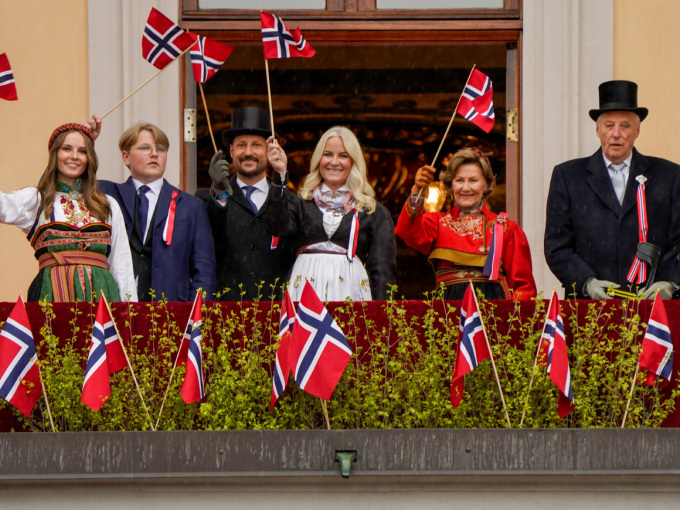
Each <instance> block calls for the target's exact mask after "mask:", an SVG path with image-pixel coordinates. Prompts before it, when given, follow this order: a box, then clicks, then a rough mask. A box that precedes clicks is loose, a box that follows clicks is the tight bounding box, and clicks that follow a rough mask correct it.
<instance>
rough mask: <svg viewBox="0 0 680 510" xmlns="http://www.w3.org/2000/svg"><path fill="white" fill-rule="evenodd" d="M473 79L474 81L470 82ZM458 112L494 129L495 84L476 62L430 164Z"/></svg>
mask: <svg viewBox="0 0 680 510" xmlns="http://www.w3.org/2000/svg"><path fill="white" fill-rule="evenodd" d="M471 81H472V83H470V82H471ZM456 113H460V114H461V115H463V116H464V117H465V118H466V119H467V120H469V121H470V122H472V123H473V124H476V125H477V126H479V127H480V128H481V129H482V130H484V131H485V132H487V133H489V132H490V131H491V129H493V124H494V120H495V116H494V111H493V85H492V83H491V80H490V79H489V77H488V76H486V75H485V74H484V73H482V72H481V71H479V70H478V69H476V64H475V65H473V66H472V69H471V70H470V74H469V75H468V78H467V80H466V81H465V86H464V87H463V92H462V93H461V94H460V97H459V98H458V102H457V103H456V107H455V108H454V109H453V114H452V115H451V119H450V120H449V125H448V126H447V127H446V131H445V132H444V136H443V137H442V140H441V142H440V143H439V148H438V149H437V153H436V154H435V155H434V158H433V159H432V164H431V165H430V166H432V167H434V164H435V163H436V162H437V158H438V157H439V153H440V152H441V150H442V147H443V146H444V142H445V141H446V137H447V135H448V134H449V130H450V129H451V125H452V124H453V119H454V117H455V116H456ZM422 191H423V190H422V188H421V190H420V192H419V193H418V200H419V199H420V197H421V195H422Z"/></svg>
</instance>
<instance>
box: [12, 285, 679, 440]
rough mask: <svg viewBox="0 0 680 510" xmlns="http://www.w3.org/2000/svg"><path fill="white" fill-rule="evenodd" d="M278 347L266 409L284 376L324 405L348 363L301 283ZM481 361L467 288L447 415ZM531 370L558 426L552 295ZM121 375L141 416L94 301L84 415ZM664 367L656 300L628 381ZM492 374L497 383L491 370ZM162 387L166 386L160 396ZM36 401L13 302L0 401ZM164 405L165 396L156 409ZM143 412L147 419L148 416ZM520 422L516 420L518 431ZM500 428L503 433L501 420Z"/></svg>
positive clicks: (668, 355) (566, 386) (196, 326)
mask: <svg viewBox="0 0 680 510" xmlns="http://www.w3.org/2000/svg"><path fill="white" fill-rule="evenodd" d="M201 308H202V300H201V293H200V292H198V293H197V295H196V299H195V301H194V304H193V307H192V310H191V312H190V316H189V320H188V322H187V327H186V329H185V333H184V336H183V338H182V342H181V345H180V348H179V350H178V353H177V356H176V358H175V364H174V366H173V370H172V375H171V381H172V376H173V375H174V371H175V367H177V366H178V365H183V364H186V372H185V378H184V382H183V384H182V389H181V396H182V399H183V400H184V401H185V402H186V403H187V404H189V403H192V402H197V401H199V400H201V399H203V398H204V397H205V380H204V377H203V355H202V337H203V335H202V311H201ZM278 340H279V341H278V348H277V350H276V356H275V363H274V369H273V374H272V392H271V405H270V408H271V409H273V408H274V405H275V404H276V402H277V400H278V399H279V398H280V396H281V394H282V393H283V391H284V390H285V388H286V386H287V384H288V380H289V376H290V374H291V373H292V375H293V379H294V380H295V382H296V383H297V385H298V386H299V387H300V389H302V390H304V391H306V392H308V393H310V394H312V395H315V396H317V397H319V398H321V399H322V400H330V399H331V396H332V394H333V391H334V390H335V387H336V385H337V383H338V382H339V380H340V378H341V377H342V374H343V373H344V371H345V368H346V367H347V364H348V363H349V360H350V357H351V355H352V348H351V347H350V345H349V343H348V341H347V339H346V337H345V335H344V333H343V331H342V329H341V328H340V327H339V326H338V324H337V323H336V322H335V320H334V319H333V317H332V316H331V314H330V313H329V312H328V310H327V309H326V307H325V306H324V305H323V303H322V302H321V300H320V299H319V297H318V296H317V294H316V293H315V292H314V289H313V288H312V286H311V285H310V284H309V282H307V283H305V287H304V289H303V292H302V295H301V298H300V302H299V303H298V307H297V310H295V306H294V304H293V302H292V300H291V299H290V296H289V295H288V292H287V291H286V292H285V295H284V300H283V301H282V303H281V315H280V322H279V339H278ZM487 359H490V360H491V361H492V363H493V355H492V352H491V347H490V344H489V339H488V336H487V334H486V330H485V328H484V322H483V320H482V316H481V314H480V311H479V304H478V302H477V299H476V296H475V293H474V289H473V286H472V283H471V284H470V285H469V287H468V289H467V290H466V292H465V296H464V298H463V302H462V306H461V313H460V325H459V341H458V348H457V355H456V362H455V368H454V371H453V376H452V379H451V405H452V407H454V408H455V407H457V406H458V405H460V403H461V402H462V399H463V391H464V380H465V375H466V374H468V373H470V372H472V371H473V370H474V369H475V368H476V367H477V366H478V365H479V363H480V362H482V361H484V360H487ZM535 365H539V366H542V367H545V368H546V371H547V373H548V374H549V377H550V380H551V381H552V382H553V383H554V384H555V386H556V387H557V389H558V391H559V403H558V415H559V417H560V418H563V417H565V416H566V415H568V414H569V413H570V412H571V411H572V410H573V409H574V396H573V392H572V387H571V375H570V370H569V360H568V354H567V343H566V338H565V334H564V324H563V321H562V312H561V309H560V303H559V300H558V299H557V293H556V292H554V291H553V295H552V298H551V300H550V304H549V307H548V313H547V315H546V319H545V323H544V327H543V332H542V334H541V338H540V340H539V345H538V349H537V353H536V358H535ZM125 367H128V368H129V369H130V372H131V374H132V377H133V379H134V382H135V386H136V387H137V391H138V393H139V396H140V399H141V401H142V404H143V405H144V408H145V410H146V405H145V404H144V398H143V396H142V394H141V391H140V390H139V385H138V384H137V380H136V378H135V375H134V371H133V370H132V366H131V364H130V361H129V359H128V356H127V352H126V350H125V347H124V345H123V343H122V341H121V337H120V335H119V333H118V328H117V327H116V324H115V321H114V319H113V316H112V314H111V309H110V307H109V305H108V303H107V301H106V298H105V297H104V296H103V295H102V296H101V297H100V299H99V303H98V305H97V311H96V318H95V323H94V327H93V332H92V339H91V342H90V350H89V355H88V358H87V365H86V367H85V375H84V380H83V387H82V397H81V402H82V403H83V404H85V405H87V406H88V407H90V408H91V409H92V410H94V411H98V410H99V409H100V408H101V406H102V405H103V404H104V403H105V402H106V401H107V400H108V398H109V397H110V395H111V387H110V375H112V374H114V373H116V372H118V371H120V370H122V369H124V368H125ZM672 367H673V342H672V339H671V333H670V329H669V327H668V318H667V315H666V310H665V307H664V304H663V300H662V299H661V298H660V296H658V295H657V296H656V298H655V300H654V304H653V306H652V312H651V315H650V318H649V321H648V325H647V329H646V331H645V335H644V338H643V341H642V347H641V351H640V356H639V360H638V367H637V368H636V372H635V376H634V379H637V373H638V370H639V369H643V370H645V371H646V375H645V376H644V382H645V383H646V384H647V385H649V386H653V385H654V384H656V382H657V378H659V377H660V378H661V379H662V385H665V384H668V382H670V380H671V374H672ZM494 373H495V377H496V380H497V381H498V374H497V372H496V369H495V364H494ZM532 382H533V374H532V380H531V381H530V383H529V392H530V391H531V384H532ZM498 385H499V391H500V393H501V400H502V401H503V405H504V406H505V403H504V402H505V401H504V398H503V392H502V390H501V388H500V382H499V381H498ZM169 387H170V383H169V384H168V390H169ZM43 393H44V387H43V385H42V382H41V380H40V371H39V367H38V364H37V354H36V349H35V343H34V340H33V333H32V331H31V325H30V323H29V320H28V315H27V313H26V308H25V306H24V302H23V300H22V299H21V297H19V299H18V300H17V303H16V305H15V306H14V308H13V309H12V312H11V313H10V315H9V317H8V318H7V321H6V322H5V325H4V327H3V328H2V331H1V332H0V397H1V398H3V399H5V400H6V401H8V402H10V403H11V404H13V405H14V406H15V407H16V408H17V409H18V410H19V411H21V412H22V413H23V414H24V415H25V416H30V414H31V412H32V410H33V408H34V407H35V404H36V403H37V401H38V399H39V398H40V397H41V395H43ZM631 397H632V389H631ZM166 398H167V391H166V394H165V397H164V398H163V403H164V402H165V400H166ZM527 398H528V397H527ZM46 401H47V398H46ZM629 401H630V397H629ZM48 410H49V404H48ZM162 411H163V406H162V405H161V410H160V412H159V417H158V420H157V421H156V425H155V427H154V426H153V425H152V427H151V428H152V429H153V430H155V428H157V426H158V421H159V420H160V414H161V413H162ZM146 412H147V415H148V411H146ZM506 416H507V411H506ZM149 420H150V418H149ZM523 421H524V414H523V415H522V423H523ZM508 425H509V426H510V420H509V417H508ZM520 425H521V423H520Z"/></svg>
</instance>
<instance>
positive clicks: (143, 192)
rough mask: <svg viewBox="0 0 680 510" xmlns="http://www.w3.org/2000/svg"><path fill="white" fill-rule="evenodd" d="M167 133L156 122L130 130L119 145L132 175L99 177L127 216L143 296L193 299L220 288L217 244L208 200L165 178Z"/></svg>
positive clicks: (136, 273)
mask: <svg viewBox="0 0 680 510" xmlns="http://www.w3.org/2000/svg"><path fill="white" fill-rule="evenodd" d="M168 143H169V142H168V137H167V136H166V134H165V133H164V132H163V131H161V130H160V129H159V128H158V127H157V126H154V125H153V124H144V123H141V124H137V125H135V126H132V127H131V128H130V129H128V130H127V131H125V133H123V135H122V136H121V137H120V140H119V142H118V146H119V148H120V151H121V155H122V157H123V162H124V163H125V166H127V167H128V169H129V170H130V175H131V176H130V178H129V179H128V180H127V181H125V182H124V183H122V184H117V183H113V182H110V181H99V183H100V186H101V188H102V190H103V191H104V192H105V193H107V194H109V195H111V196H112V197H113V198H115V199H116V200H117V201H118V203H119V204H120V208H121V210H122V211H123V216H124V218H125V226H126V227H127V233H128V238H129V240H130V249H131V251H132V261H133V265H134V271H135V277H136V278H137V291H138V295H139V300H140V301H150V300H151V299H152V296H151V293H152V292H153V294H154V296H155V298H154V300H159V299H162V298H165V299H167V300H168V301H192V300H193V299H194V298H195V295H196V290H197V289H202V290H203V291H204V292H205V293H206V299H208V300H210V299H213V295H214V292H215V248H214V244H213V239H212V233H211V231H210V223H209V221H208V216H207V214H206V211H205V206H204V204H203V203H202V202H201V201H200V200H199V199H197V198H196V197H193V196H191V195H189V194H188V193H185V192H183V191H181V190H179V189H177V188H175V187H174V186H172V185H171V184H170V183H169V182H168V181H166V180H165V179H164V178H163V175H164V174H165V166H166V162H167V156H168V149H169V146H168Z"/></svg>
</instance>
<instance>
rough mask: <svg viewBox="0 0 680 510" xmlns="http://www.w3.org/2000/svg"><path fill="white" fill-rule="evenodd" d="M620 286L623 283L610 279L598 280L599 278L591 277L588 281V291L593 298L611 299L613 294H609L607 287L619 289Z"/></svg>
mask: <svg viewBox="0 0 680 510" xmlns="http://www.w3.org/2000/svg"><path fill="white" fill-rule="evenodd" d="M620 286H621V285H619V284H617V283H614V282H610V281H608V280H598V279H597V278H591V279H590V280H588V281H587V282H586V293H587V294H588V297H590V298H591V299H611V296H608V295H607V289H608V288H609V287H614V288H615V289H618V288H619V287H620Z"/></svg>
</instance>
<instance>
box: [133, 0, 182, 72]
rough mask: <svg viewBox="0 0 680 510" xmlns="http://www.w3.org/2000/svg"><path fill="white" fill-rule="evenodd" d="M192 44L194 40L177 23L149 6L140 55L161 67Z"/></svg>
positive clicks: (155, 65)
mask: <svg viewBox="0 0 680 510" xmlns="http://www.w3.org/2000/svg"><path fill="white" fill-rule="evenodd" d="M193 44H194V40H193V39H192V38H191V37H190V36H189V34H187V33H186V32H184V30H182V29H181V28H180V27H179V25H177V24H176V23H174V22H173V21H172V20H170V19H169V18H168V17H167V16H165V15H164V14H163V13H161V12H160V11H158V10H156V9H155V8H153V7H152V8H151V12H150V13H149V18H148V19H147V21H146V26H145V27H144V34H143V36H142V55H143V56H144V58H145V59H146V60H148V61H149V62H150V63H151V64H153V66H154V67H156V68H158V69H163V68H164V67H165V66H167V65H168V64H169V63H170V62H172V61H173V60H175V59H176V58H177V57H179V56H180V55H181V54H182V52H184V50H186V49H187V48H189V47H190V46H191V45H193Z"/></svg>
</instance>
